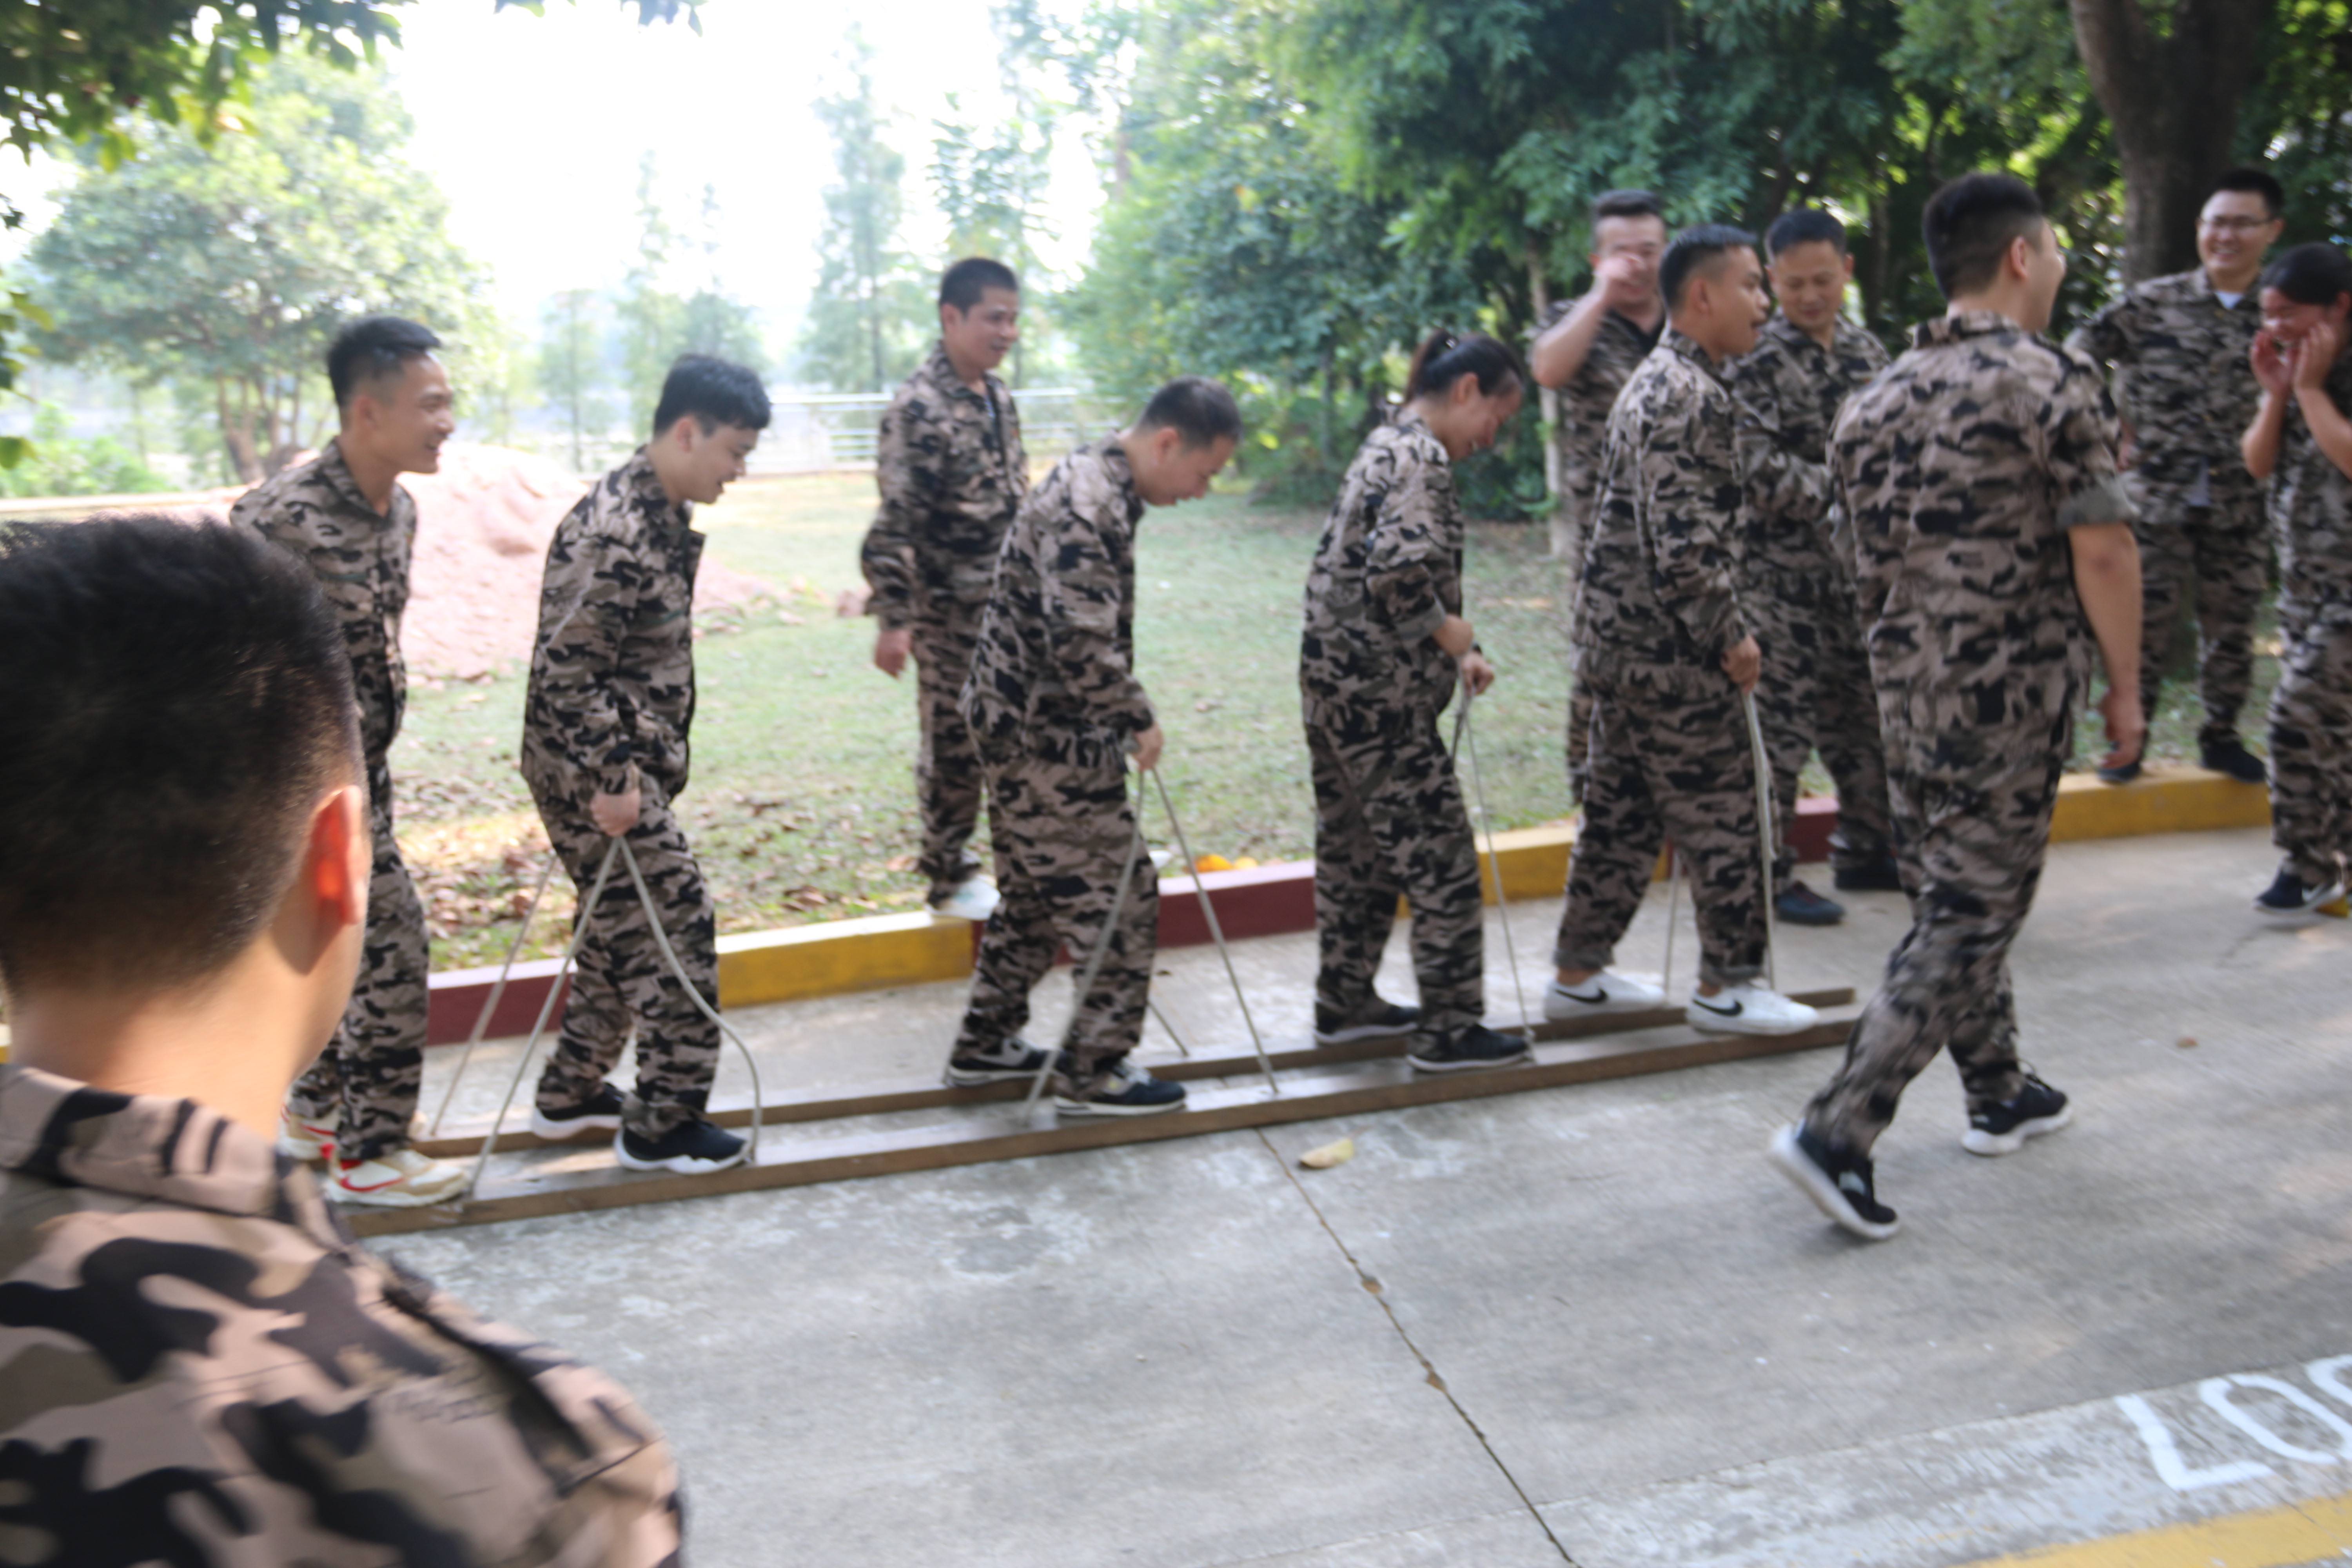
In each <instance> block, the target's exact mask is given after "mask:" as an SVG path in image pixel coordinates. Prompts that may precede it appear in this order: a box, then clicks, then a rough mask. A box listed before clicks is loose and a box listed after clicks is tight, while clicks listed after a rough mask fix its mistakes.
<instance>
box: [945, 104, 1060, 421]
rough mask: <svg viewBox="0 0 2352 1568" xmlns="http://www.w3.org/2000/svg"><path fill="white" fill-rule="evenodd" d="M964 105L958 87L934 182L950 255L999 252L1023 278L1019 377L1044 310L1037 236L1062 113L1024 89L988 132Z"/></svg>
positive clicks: (1017, 350) (1015, 356)
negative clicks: (968, 117) (1038, 303)
mask: <svg viewBox="0 0 2352 1568" xmlns="http://www.w3.org/2000/svg"><path fill="white" fill-rule="evenodd" d="M961 108H962V105H961V103H960V102H959V101H958V100H957V98H956V95H955V94H953V93H950V94H949V95H948V111H949V114H950V118H949V119H946V120H936V121H932V122H931V123H932V128H933V130H934V131H935V132H936V134H935V135H934V136H933V137H932V140H931V171H930V174H931V190H932V193H933V195H935V196H936V197H937V199H938V202H939V208H940V216H942V217H944V218H946V219H947V225H948V244H947V251H948V255H949V256H950V257H964V256H987V257H992V258H995V259H997V260H999V261H1002V262H1003V263H1004V264H1005V265H1006V266H1007V267H1010V268H1013V271H1014V272H1015V273H1016V274H1018V275H1019V277H1020V278H1021V280H1022V286H1023V290H1024V296H1025V299H1024V306H1023V311H1022V314H1023V317H1024V322H1023V339H1024V341H1022V342H1015V343H1014V344H1013V381H1014V382H1015V383H1016V384H1018V383H1021V382H1023V381H1024V379H1025V377H1024V374H1023V372H1024V353H1025V351H1026V349H1027V346H1028V345H1027V342H1026V341H1025V340H1026V339H1027V338H1029V337H1030V336H1032V335H1034V332H1035V331H1036V329H1037V326H1038V324H1039V321H1040V317H1041V312H1039V311H1038V310H1036V309H1035V307H1034V304H1033V303H1030V301H1034V300H1037V299H1039V298H1041V297H1043V296H1044V295H1045V293H1046V292H1047V289H1046V288H1045V283H1046V281H1047V279H1046V278H1045V267H1044V265H1043V264H1042V263H1041V262H1040V260H1039V258H1038V255H1037V247H1036V244H1035V240H1036V239H1037V238H1038V237H1042V235H1043V230H1042V229H1041V227H1040V226H1039V224H1038V221H1037V214H1038V212H1039V210H1040V208H1042V207H1043V205H1045V194H1046V188H1047V186H1048V185H1049V184H1051V183H1052V174H1051V170H1050V169H1049V167H1048V159H1049V158H1050V156H1051V155H1052V153H1053V145H1054V114H1053V111H1052V110H1051V109H1050V108H1048V107H1046V106H1045V104H1044V103H1042V102H1041V101H1040V100H1038V99H1037V98H1036V96H1035V95H1034V94H1032V93H1024V94H1021V95H1019V101H1018V105H1017V107H1016V109H1015V110H1014V112H1013V115H1012V117H1011V118H1009V119H1008V120H1006V121H1004V123H1003V124H1002V125H1000V126H998V127H997V128H996V130H995V132H994V134H993V135H992V136H989V137H988V138H986V139H985V140H983V139H982V135H981V133H980V132H978V131H977V130H975V129H974V128H973V127H972V126H971V123H970V122H968V121H965V120H963V119H962V118H961Z"/></svg>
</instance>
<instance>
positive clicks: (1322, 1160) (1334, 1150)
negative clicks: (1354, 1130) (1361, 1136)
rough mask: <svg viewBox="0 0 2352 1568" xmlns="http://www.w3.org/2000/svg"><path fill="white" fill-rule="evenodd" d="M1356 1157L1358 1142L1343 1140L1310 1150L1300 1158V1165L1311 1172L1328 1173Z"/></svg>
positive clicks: (1348, 1139) (1349, 1139)
mask: <svg viewBox="0 0 2352 1568" xmlns="http://www.w3.org/2000/svg"><path fill="white" fill-rule="evenodd" d="M1355 1157H1356V1141H1355V1140H1354V1139H1353V1138H1342V1139H1340V1140H1339V1142H1337V1143H1326V1144H1324V1145H1323V1146H1322V1147H1321V1148H1320V1149H1309V1150H1308V1151H1307V1152H1306V1153H1304V1154H1301V1155H1300V1156H1298V1163H1300V1164H1302V1165H1304V1166H1306V1167H1307V1169H1308V1170H1310V1171H1328V1170H1329V1169H1330V1168H1331V1167H1332V1166H1334V1165H1344V1164H1346V1163H1348V1162H1349V1161H1350V1160H1352V1159H1354V1158H1355Z"/></svg>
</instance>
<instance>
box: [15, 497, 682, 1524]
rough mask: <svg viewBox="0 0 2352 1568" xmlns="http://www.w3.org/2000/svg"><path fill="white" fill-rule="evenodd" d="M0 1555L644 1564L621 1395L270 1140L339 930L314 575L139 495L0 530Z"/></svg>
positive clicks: (363, 819) (336, 994) (355, 939)
mask: <svg viewBox="0 0 2352 1568" xmlns="http://www.w3.org/2000/svg"><path fill="white" fill-rule="evenodd" d="M339 623H342V624H339ZM0 626H5V627H6V628H7V630H6V635H5V636H0V690H5V691H6V692H7V693H8V694H9V696H8V744H7V746H5V748H0V792H5V795H6V798H7V800H8V802H9V810H8V811H7V812H6V813H5V815H0V868H5V871H0V985H5V988H6V992H7V995H8V1004H9V1010H10V1022H11V1025H12V1026H13V1029H14V1039H13V1041H12V1052H13V1054H12V1058H11V1060H10V1061H9V1062H8V1063H7V1064H6V1065H5V1066H0V1367H5V1368H6V1369H7V1383H6V1387H7V1397H6V1400H5V1413H0V1456H5V1458H0V1474H5V1476H6V1478H7V1479H6V1481H5V1489H0V1520H5V1531H0V1542H5V1545H0V1558H5V1559H6V1560H7V1561H9V1562H12V1563H20V1562H21V1563H29V1562H40V1563H58V1564H75V1565H77V1568H97V1565H99V1564H105V1563H120V1564H125V1565H128V1564H132V1563H185V1564H194V1563H268V1564H277V1563H394V1562H399V1563H503V1564H509V1565H511V1568H556V1565H558V1564H563V1565H567V1568H568V1565H574V1564H576V1565H579V1568H589V1565H592V1564H593V1565H598V1568H656V1565H658V1564H664V1563H676V1562H677V1552H678V1549H679V1531H680V1521H679V1515H678V1509H677V1472H676V1468H675V1467H674V1465H673V1463H672V1460H671V1458H670V1455H669V1451H668V1448H667V1445H666V1444H665V1443H664V1442H663V1441H662V1439H661V1437H660V1435H659V1434H658V1432H657V1431H656V1429H655V1427H654V1426H653V1424H652V1423H651V1422H650V1421H649V1420H648V1419H647V1418H646V1414H645V1412H644V1411H642V1410H640V1409H639V1408H637V1406H636V1405H635V1402H634V1401H632V1400H631V1399H630V1398H629V1396H628V1394H626V1393H625V1392H624V1391H623V1390H621V1389H620V1388H619V1387H617V1386H616V1385H614V1384H613V1383H612V1382H611V1381H609V1380H608V1379H606V1378H604V1376H602V1375H601V1374H599V1373H596V1372H594V1371H593V1370H591V1369H590V1368H587V1367H584V1366H582V1365H580V1364H579V1363H575V1362H573V1361H572V1360H571V1359H570V1358H568V1357H566V1356H565V1355H563V1354H562V1352H559V1351H557V1350H555V1349H554V1348H553V1347H551V1346H550V1345H548V1344H545V1343H543V1342H540V1341H538V1340H536V1339H534V1338H532V1337H530V1336H528V1335H525V1334H520V1333H517V1332H516V1331H513V1330H511V1329H507V1328H504V1327H501V1326H499V1325H497V1324H494V1323H489V1322H486V1321H483V1320H481V1319H479V1318H478V1317H476V1316H475V1315H474V1314H473V1313H472V1312H470V1311H469V1310H467V1308H466V1307H465V1306H464V1305H463V1304H462V1303H460V1302H458V1301H456V1300H452V1299H451V1298H450V1297H449V1296H447V1295H446V1294H445V1293H444V1292H442V1291H441V1290H440V1289H437V1288H436V1287H435V1286H433V1285H432V1284H431V1283H429V1282H428V1281H425V1280H424V1279H418V1278H417V1277H416V1276H415V1275H413V1274H408V1273H406V1272H404V1271H403V1270H400V1269H397V1268H393V1267H392V1266H390V1265H388V1264H385V1263H383V1261H381V1260H379V1259H378V1258H374V1257H373V1256H372V1255H371V1254H369V1253H368V1252H366V1251H364V1250H363V1249H362V1248H361V1247H359V1246H358V1245H357V1244H356V1243H354V1242H353V1241H352V1238H351V1235H350V1233H349V1232H348V1231H347V1230H345V1229H344V1228H343V1226H342V1225H341V1221H340V1220H339V1219H338V1218H337V1217H336V1215H335V1211H334V1210H333V1208H331V1206H330V1205H327V1204H326V1203H325V1202H324V1201H322V1199H321V1197H320V1189H319V1184H318V1183H317V1181H316V1180H315V1179H314V1178H313V1177H312V1175H311V1173H310V1171H309V1170H307V1169H306V1168H304V1167H303V1166H301V1165H299V1164H297V1163H293V1162H291V1161H289V1160H287V1159H285V1158H283V1157H281V1156H280V1155H279V1154H278V1152H277V1151H276V1150H275V1149H274V1148H273V1147H272V1142H271V1141H272V1138H273V1136H274V1135H275V1134H276V1132H277V1131H278V1117H279V1112H280V1108H281V1107H282V1106H283V1104H284V1103H285V1099H286V1094H287V1091H288V1089H289V1086H290V1085H291V1083H292V1082H293V1080H294V1079H295V1077H296V1075H297V1074H299V1072H301V1071H302V1069H303V1068H305V1067H307V1066H308V1065H309V1064H310V1060H311V1058H313V1057H315V1056H316V1055H317V1054H318V1052H319V1048H320V1045H321V1044H322V1043H323V1042H325V1041H326V1040H327V1038H328V1037H329V1036H330V1035H331V1034H332V1033H334V1032H335V1030H336V1028H337V1026H338V1024H339V1022H341V1020H343V1019H344V1018H346V1017H347V1016H348V1015H347V1014H346V1011H345V1003H346V1002H347V1000H348V999H349V997H350V995H351V991H352V978H353V975H354V973H358V972H361V971H362V970H363V968H364V966H365V964H366V963H367V962H368V960H367V952H366V950H367V948H368V947H369V946H371V945H372V944H373V934H372V933H371V932H370V931H369V930H368V897H369V887H370V884H371V882H373V881H375V880H378V879H380V876H381V872H380V871H372V870H371V861H372V860H373V858H374V847H373V841H374V839H375V832H374V825H373V821H372V818H373V817H375V816H377V807H376V805H375V798H374V797H375V792H374V791H373V789H372V788H371V787H370V785H369V784H368V783H367V782H366V775H367V773H369V772H370V771H371V767H372V761H373V759H372V758H371V757H370V756H369V752H368V743H367V742H366V739H365V736H364V732H363V731H364V727H365V725H366V723H367V722H368V720H369V717H370V716H369V715H367V714H366V713H365V712H364V711H362V710H361V709H360V708H359V707H358V706H357V705H356V704H355V703H354V702H353V700H352V674H353V668H352V658H351V655H350V651H349V645H348V623H347V621H346V619H345V616H343V613H342V611H341V608H340V607H337V608H335V609H331V608H330V607H329V605H327V604H326V603H324V602H322V601H321V599H320V595H319V592H318V590H317V588H316V587H315V585H314V584H313V581H312V578H311V575H310V574H309V573H307V572H306V571H305V570H304V569H303V568H302V566H300V565H299V564H297V563H295V562H293V561H289V559H287V557H286V556H285V554H283V553H282V552H279V551H278V550H276V549H273V548H271V547H268V546H267V545H264V544H263V543H261V542H259V541H257V539H256V538H254V537H253V535H252V533H251V532H250V531H246V530H239V529H232V528H221V527H210V526H208V527H202V528H188V527H184V526H181V525H179V524H176V523H173V522H172V521H169V520H167V519H164V518H160V517H143V518H131V519H125V520H121V521H97V522H86V523H80V524H77V525H75V526H73V527H69V528H53V529H29V530H25V531H19V532H17V533H15V534H13V535H10V536H5V538H0Z"/></svg>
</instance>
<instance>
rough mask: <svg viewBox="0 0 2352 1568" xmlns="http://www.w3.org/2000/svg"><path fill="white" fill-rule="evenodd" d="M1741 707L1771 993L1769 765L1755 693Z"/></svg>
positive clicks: (1774, 984) (1774, 979) (1776, 985)
mask: <svg viewBox="0 0 2352 1568" xmlns="http://www.w3.org/2000/svg"><path fill="white" fill-rule="evenodd" d="M1739 701H1740V706H1741V708H1742V709H1743V710H1745V711H1746V713H1747V715H1748V750H1749V752H1751V753H1753V755H1754V756H1755V759H1756V844H1757V848H1758V850H1759V853H1760V854H1761V855H1762V856H1763V859H1764V884H1763V886H1764V983H1765V984H1767V985H1769V986H1770V987H1771V988H1772V989H1773V990H1775V991H1778V990H1780V975H1779V974H1778V973H1776V972H1775V970H1774V967H1773V963H1772V950H1773V948H1774V947H1775V946H1776V945H1777V942H1776V940H1775V939H1776V935H1777V933H1776V931H1775V930H1774V921H1773V918H1772V879H1773V863H1774V861H1775V860H1776V859H1777V858H1778V856H1777V855H1775V853H1774V851H1773V838H1774V837H1775V836H1774V834H1773V832H1772V763H1771V759H1770V758H1769V756H1768V755H1767V754H1766V753H1765V751H1764V726H1763V725H1762V724H1761V723H1760V722H1759V721H1758V720H1757V717H1756V693H1754V692H1753V691H1743V692H1741V693H1740V694H1739Z"/></svg>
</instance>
